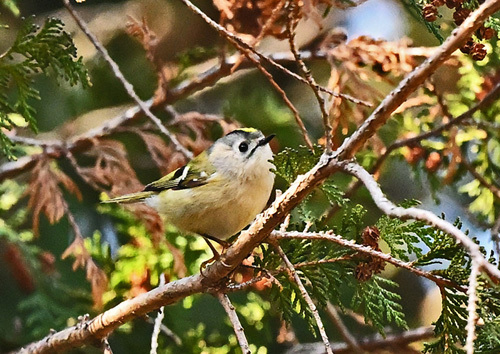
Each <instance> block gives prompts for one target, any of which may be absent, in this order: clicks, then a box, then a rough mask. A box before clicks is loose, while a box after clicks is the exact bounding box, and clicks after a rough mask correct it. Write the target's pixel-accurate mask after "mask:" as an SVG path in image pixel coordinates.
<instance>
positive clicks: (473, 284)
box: [464, 259, 479, 354]
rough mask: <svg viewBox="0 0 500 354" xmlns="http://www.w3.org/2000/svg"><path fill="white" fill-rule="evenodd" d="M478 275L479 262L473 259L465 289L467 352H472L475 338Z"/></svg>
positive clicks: (470, 353) (472, 353) (469, 353)
mask: <svg viewBox="0 0 500 354" xmlns="http://www.w3.org/2000/svg"><path fill="white" fill-rule="evenodd" d="M478 276H479V264H478V262H476V261H475V260H474V259H473V260H472V266H471V271H470V276H469V289H468V290H467V295H468V296H469V299H468V302H467V313H468V315H467V326H466V327H465V329H466V330H467V339H466V341H465V347H464V349H465V350H466V351H467V354H474V340H475V339H476V321H477V313H476V303H477V300H478V299H477V286H478V283H477V277H478Z"/></svg>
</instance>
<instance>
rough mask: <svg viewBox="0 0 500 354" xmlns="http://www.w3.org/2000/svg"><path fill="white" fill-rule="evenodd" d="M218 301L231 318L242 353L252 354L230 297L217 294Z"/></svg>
mask: <svg viewBox="0 0 500 354" xmlns="http://www.w3.org/2000/svg"><path fill="white" fill-rule="evenodd" d="M217 299H219V302H220V304H221V305H222V307H223V308H224V310H225V311H226V313H227V316H228V317H229V321H230V322H231V325H232V326H233V329H234V334H236V338H237V339H238V343H239V344H240V348H241V352H242V353H243V354H251V352H250V348H249V347H248V341H247V337H245V330H244V328H243V326H242V325H241V322H240V320H239V318H238V314H237V313H236V310H235V308H234V306H233V304H231V301H229V297H228V296H227V295H226V294H223V293H217Z"/></svg>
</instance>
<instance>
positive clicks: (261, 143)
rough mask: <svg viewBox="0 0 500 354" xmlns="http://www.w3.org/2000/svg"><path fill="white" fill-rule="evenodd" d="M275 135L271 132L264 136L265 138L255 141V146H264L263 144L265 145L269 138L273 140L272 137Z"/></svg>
mask: <svg viewBox="0 0 500 354" xmlns="http://www.w3.org/2000/svg"><path fill="white" fill-rule="evenodd" d="M275 136H276V134H271V135H268V136H266V137H265V138H262V139H260V140H259V142H258V143H257V146H264V145H266V144H267V143H268V142H270V141H271V140H273V138H274V137H275Z"/></svg>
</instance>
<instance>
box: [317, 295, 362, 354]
mask: <svg viewBox="0 0 500 354" xmlns="http://www.w3.org/2000/svg"><path fill="white" fill-rule="evenodd" d="M326 313H327V314H328V316H329V317H330V320H331V321H332V322H333V324H334V325H335V327H337V330H338V331H339V333H340V335H341V336H342V338H343V339H344V341H345V342H346V344H347V345H348V346H349V349H350V350H352V351H353V352H354V353H359V354H363V353H364V352H365V351H364V350H363V349H361V347H360V346H359V343H358V341H357V339H356V338H355V337H354V336H353V335H352V333H351V332H350V331H349V329H348V328H347V326H346V325H345V324H344V322H343V321H342V318H341V317H340V315H339V312H338V311H337V309H336V308H335V306H333V305H332V303H330V302H329V303H327V304H326Z"/></svg>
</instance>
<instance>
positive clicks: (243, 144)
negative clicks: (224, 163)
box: [238, 142, 248, 152]
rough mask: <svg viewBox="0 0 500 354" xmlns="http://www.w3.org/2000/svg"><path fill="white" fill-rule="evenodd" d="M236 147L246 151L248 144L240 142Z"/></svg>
mask: <svg viewBox="0 0 500 354" xmlns="http://www.w3.org/2000/svg"><path fill="white" fill-rule="evenodd" d="M238 149H240V152H246V151H247V150H248V144H247V143H245V142H242V143H241V144H240V146H238Z"/></svg>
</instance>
